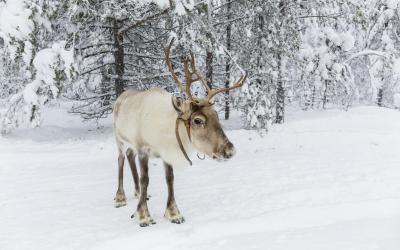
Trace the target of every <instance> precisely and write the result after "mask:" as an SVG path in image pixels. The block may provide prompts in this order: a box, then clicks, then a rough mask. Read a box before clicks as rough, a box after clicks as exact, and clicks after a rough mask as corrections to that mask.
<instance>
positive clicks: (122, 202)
mask: <svg viewBox="0 0 400 250" xmlns="http://www.w3.org/2000/svg"><path fill="white" fill-rule="evenodd" d="M114 201H115V207H116V208H118V207H123V206H126V197H125V194H124V193H117V195H116V196H115V198H114Z"/></svg>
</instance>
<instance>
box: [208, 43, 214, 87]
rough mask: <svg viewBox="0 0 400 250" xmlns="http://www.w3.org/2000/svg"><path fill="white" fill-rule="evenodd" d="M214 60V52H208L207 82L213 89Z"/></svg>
mask: <svg viewBox="0 0 400 250" xmlns="http://www.w3.org/2000/svg"><path fill="white" fill-rule="evenodd" d="M213 59H214V55H213V52H212V51H207V55H206V81H207V85H208V87H210V88H212V82H213V66H212V62H213Z"/></svg>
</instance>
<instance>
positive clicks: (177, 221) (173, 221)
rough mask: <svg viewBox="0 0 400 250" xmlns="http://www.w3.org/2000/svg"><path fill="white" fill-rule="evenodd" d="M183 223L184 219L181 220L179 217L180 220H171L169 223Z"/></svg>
mask: <svg viewBox="0 0 400 250" xmlns="http://www.w3.org/2000/svg"><path fill="white" fill-rule="evenodd" d="M183 222H185V218H183V217H180V218H178V219H172V220H171V223H174V224H181V223H183Z"/></svg>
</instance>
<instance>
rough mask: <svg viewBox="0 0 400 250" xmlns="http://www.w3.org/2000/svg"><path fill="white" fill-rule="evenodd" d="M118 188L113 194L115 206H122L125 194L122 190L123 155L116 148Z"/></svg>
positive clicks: (124, 201)
mask: <svg viewBox="0 0 400 250" xmlns="http://www.w3.org/2000/svg"><path fill="white" fill-rule="evenodd" d="M118 153H119V154H118V189H117V193H116V195H115V198H114V201H115V207H117V208H118V207H123V206H125V205H126V196H125V192H124V162H125V155H124V154H123V152H122V151H121V150H118Z"/></svg>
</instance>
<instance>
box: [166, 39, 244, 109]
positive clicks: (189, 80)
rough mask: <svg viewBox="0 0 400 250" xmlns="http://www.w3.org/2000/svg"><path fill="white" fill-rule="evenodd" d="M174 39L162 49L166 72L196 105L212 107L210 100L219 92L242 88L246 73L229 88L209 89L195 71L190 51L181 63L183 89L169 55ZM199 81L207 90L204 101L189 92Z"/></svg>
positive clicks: (199, 74)
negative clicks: (183, 77)
mask: <svg viewBox="0 0 400 250" xmlns="http://www.w3.org/2000/svg"><path fill="white" fill-rule="evenodd" d="M174 40H175V38H172V39H171V42H170V43H169V45H168V47H167V48H165V49H164V53H165V62H166V64H167V66H168V70H169V72H170V73H171V75H172V78H173V79H174V81H175V82H176V83H177V85H178V87H179V88H180V89H181V91H182V92H183V91H184V92H185V93H186V95H187V96H188V98H189V99H190V100H191V101H192V102H195V103H197V104H200V105H202V106H209V105H212V103H211V99H212V98H213V97H214V96H215V95H216V94H218V93H221V92H228V91H230V90H232V89H236V88H240V87H242V85H243V83H244V82H245V80H246V78H247V73H246V74H245V75H242V76H241V77H240V78H239V80H238V81H237V82H236V83H235V84H234V85H233V86H231V87H228V88H223V89H211V88H210V87H209V86H208V84H207V81H206V80H205V79H204V77H203V75H202V74H201V73H199V72H198V71H197V69H196V62H195V57H194V54H193V52H192V51H190V58H189V57H186V58H185V61H184V62H183V70H184V73H185V88H183V84H182V82H181V81H180V80H179V78H178V76H177V75H176V74H175V71H174V68H173V66H172V63H171V58H170V53H171V47H172V44H173V43H174ZM193 75H195V76H196V78H195V79H193ZM197 81H200V82H201V83H202V84H203V85H204V87H205V88H206V90H207V97H206V98H205V99H198V98H195V97H193V95H192V93H191V91H190V86H191V85H192V84H193V83H194V82H197Z"/></svg>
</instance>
